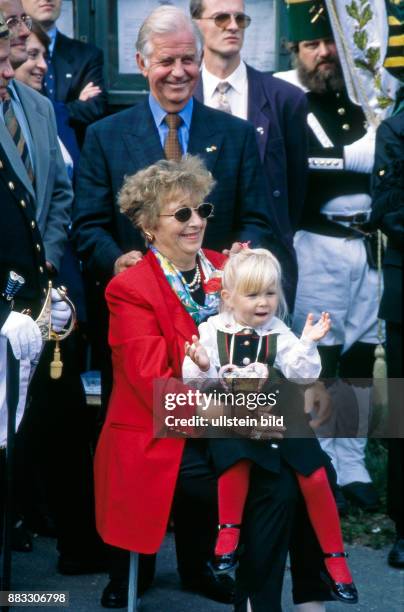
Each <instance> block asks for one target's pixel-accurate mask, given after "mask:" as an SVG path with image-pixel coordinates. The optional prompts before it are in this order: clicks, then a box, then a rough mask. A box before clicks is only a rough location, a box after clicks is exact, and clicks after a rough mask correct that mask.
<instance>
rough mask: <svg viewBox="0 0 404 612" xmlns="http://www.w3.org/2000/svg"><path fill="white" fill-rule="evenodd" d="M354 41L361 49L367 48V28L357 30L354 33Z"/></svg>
mask: <svg viewBox="0 0 404 612" xmlns="http://www.w3.org/2000/svg"><path fill="white" fill-rule="evenodd" d="M353 39H354V43H355V45H356V46H357V47H358V49H360V50H361V51H364V50H365V49H366V45H367V43H368V34H367V32H366V31H365V30H363V31H360V30H356V32H354V35H353Z"/></svg>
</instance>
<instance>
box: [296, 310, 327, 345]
mask: <svg viewBox="0 0 404 612" xmlns="http://www.w3.org/2000/svg"><path fill="white" fill-rule="evenodd" d="M313 321H314V316H313V314H312V313H311V312H309V314H308V315H307V319H306V324H305V326H304V329H303V332H302V337H303V336H304V337H305V338H307V339H308V340H312V341H313V342H317V341H318V340H321V338H324V336H325V335H326V334H328V332H329V331H330V329H331V319H330V315H329V313H328V312H322V313H321V317H320V318H319V320H318V321H317V323H313Z"/></svg>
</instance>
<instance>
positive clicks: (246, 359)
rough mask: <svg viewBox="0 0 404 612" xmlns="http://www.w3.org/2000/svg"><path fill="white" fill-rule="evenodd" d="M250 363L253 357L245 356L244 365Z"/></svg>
mask: <svg viewBox="0 0 404 612" xmlns="http://www.w3.org/2000/svg"><path fill="white" fill-rule="evenodd" d="M250 363H251V359H248V357H244V359H243V365H245V366H247V365H250Z"/></svg>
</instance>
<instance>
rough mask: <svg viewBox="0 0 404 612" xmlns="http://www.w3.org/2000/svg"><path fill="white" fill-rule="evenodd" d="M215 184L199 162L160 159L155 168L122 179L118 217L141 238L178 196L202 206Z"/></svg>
mask: <svg viewBox="0 0 404 612" xmlns="http://www.w3.org/2000/svg"><path fill="white" fill-rule="evenodd" d="M214 185H215V181H214V179H213V177H212V175H211V173H210V172H209V170H207V169H206V167H205V165H204V163H203V161H202V160H201V159H200V158H199V157H197V156H195V155H186V156H184V157H183V158H182V159H181V160H180V161H174V160H166V159H162V160H160V161H158V162H157V163H156V164H153V165H152V166H149V167H148V168H145V169H144V170H139V172H136V174H133V175H132V176H126V177H125V181H124V183H123V186H122V189H121V190H120V192H119V194H118V204H119V207H120V210H121V212H122V213H124V214H125V215H126V216H127V217H128V219H129V220H130V221H131V222H132V223H133V225H134V226H135V227H138V228H139V229H140V230H141V231H142V232H143V234H144V232H145V230H150V229H153V228H155V227H156V226H157V223H158V218H159V215H160V213H161V210H162V208H163V206H164V204H166V203H167V202H168V201H169V200H171V199H172V198H175V197H178V195H179V194H180V195H181V196H182V197H183V196H184V195H189V196H190V198H192V200H193V201H195V200H197V201H199V202H202V201H203V200H204V199H205V198H206V196H207V195H208V194H209V193H210V192H211V191H212V189H213V187H214Z"/></svg>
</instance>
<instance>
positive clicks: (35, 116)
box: [16, 84, 50, 218]
mask: <svg viewBox="0 0 404 612" xmlns="http://www.w3.org/2000/svg"><path fill="white" fill-rule="evenodd" d="M16 87H17V90H18V95H19V98H20V100H21V104H22V106H23V108H24V113H25V116H26V118H27V121H28V124H29V128H30V131H31V136H32V143H33V147H34V168H35V191H36V201H37V211H36V214H37V218H39V215H40V211H41V208H42V206H43V203H44V197H45V191H46V179H47V176H48V174H49V163H50V154H49V151H48V149H47V147H48V145H49V142H48V139H47V138H46V139H45V140H44V138H45V135H47V133H48V123H47V122H48V118H47V117H46V116H45V115H44V114H43V112H42V109H41V108H40V107H39V105H38V104H37V103H36V100H35V99H34V98H33V96H31V95H29V94H30V93H31V92H27V91H25V90H24V88H22V87H20V86H19V84H18V85H17V84H16ZM31 188H32V186H31Z"/></svg>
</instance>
